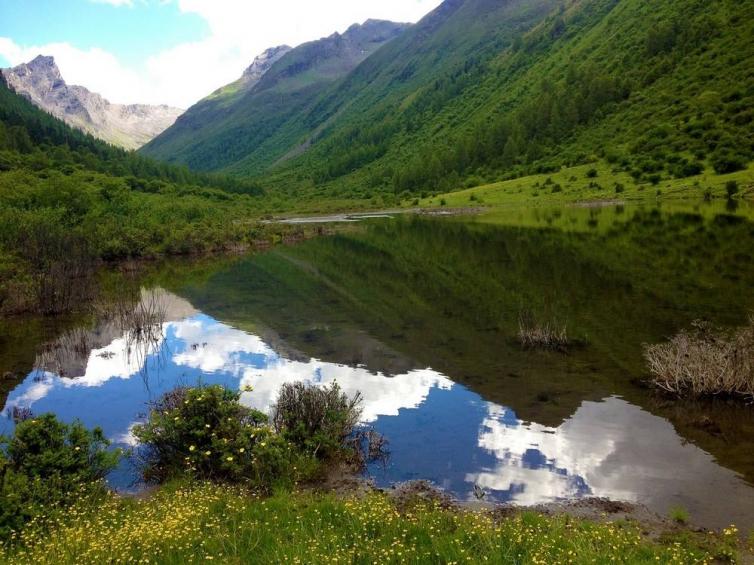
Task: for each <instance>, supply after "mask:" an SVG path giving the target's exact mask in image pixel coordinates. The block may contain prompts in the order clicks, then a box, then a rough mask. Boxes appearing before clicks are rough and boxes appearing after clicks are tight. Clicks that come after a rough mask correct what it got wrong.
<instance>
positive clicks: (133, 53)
mask: <svg viewBox="0 0 754 565" xmlns="http://www.w3.org/2000/svg"><path fill="white" fill-rule="evenodd" d="M440 1H441V0H319V1H312V0H273V1H270V0H0V66H2V67H7V66H14V65H17V64H20V63H22V62H27V61H29V60H31V59H33V58H34V57H35V56H36V55H39V54H43V55H52V56H53V57H55V60H56V62H57V64H58V66H59V67H60V70H61V73H62V74H63V77H64V78H65V80H66V82H68V83H69V84H80V85H82V86H85V87H87V88H89V89H90V90H92V91H95V92H99V93H100V94H103V95H104V96H105V97H106V98H108V99H109V100H111V101H113V102H122V103H133V102H143V103H151V104H158V103H159V104H170V105H172V106H178V107H182V108H186V107H188V106H189V105H191V104H193V103H194V102H196V101H197V100H199V99H200V98H202V97H204V96H206V95H207V94H209V93H211V92H212V91H214V90H215V89H217V88H219V87H220V86H223V85H225V84H227V83H229V82H231V81H233V80H235V79H236V78H238V77H239V76H240V75H241V73H242V72H243V70H244V69H245V68H246V67H247V66H248V65H249V64H250V63H251V61H252V60H253V59H254V57H255V56H256V55H258V54H259V53H261V52H262V51H264V50H265V49H267V48H268V47H272V46H275V45H280V44H283V43H286V44H289V45H294V46H295V45H297V44H299V43H302V42H304V41H310V40H313V39H317V38H320V37H323V36H326V35H330V34H331V33H332V32H334V31H341V32H342V31H344V30H345V29H346V28H347V27H348V26H350V25H351V24H353V23H355V22H363V21H364V20H365V19H367V18H381V19H390V20H394V21H411V22H414V21H417V20H418V19H420V18H421V17H422V16H423V15H424V14H426V13H427V12H429V11H430V10H432V9H434V8H435V7H436V6H437V5H439V4H440Z"/></svg>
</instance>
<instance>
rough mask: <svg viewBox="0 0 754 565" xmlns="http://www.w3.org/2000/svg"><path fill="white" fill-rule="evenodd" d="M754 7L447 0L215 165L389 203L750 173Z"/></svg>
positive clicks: (692, 2) (297, 189)
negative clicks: (603, 175)
mask: <svg viewBox="0 0 754 565" xmlns="http://www.w3.org/2000/svg"><path fill="white" fill-rule="evenodd" d="M753 17H754V2H752V1H751V0H747V1H744V2H734V1H732V0H722V1H720V2H715V3H711V4H710V3H709V2H704V1H702V0H673V1H670V0H665V1H661V2H651V3H650V2H647V1H646V0H620V1H618V0H565V1H556V0H509V1H506V2H497V1H496V2H493V1H491V0H447V1H446V2H444V3H443V4H442V5H441V6H440V7H439V8H438V9H437V10H435V11H434V12H433V13H431V14H429V15H428V16H427V17H425V19H424V20H422V21H421V22H420V23H419V24H417V25H416V26H414V27H413V28H411V29H410V30H408V31H407V32H406V33H404V34H403V35H402V36H401V37H399V38H398V39H396V40H394V41H392V42H390V43H389V44H387V45H385V46H384V47H382V48H381V49H379V50H377V52H376V53H374V54H373V55H372V56H371V57H369V58H368V59H366V60H365V61H364V62H363V63H362V64H361V65H359V66H358V67H357V68H356V69H354V71H353V72H351V73H350V74H349V75H348V76H347V77H345V78H343V79H342V80H340V81H339V82H337V83H336V84H334V85H332V87H331V88H329V89H327V90H326V91H325V92H323V93H322V94H321V95H320V96H319V98H318V100H317V101H316V103H315V104H309V105H306V106H303V107H302V106H295V107H294V106H289V107H288V108H287V109H286V113H287V114H288V117H289V119H288V122H287V124H286V125H284V126H282V127H280V128H277V129H276V130H275V131H274V132H273V131H266V132H265V134H264V135H262V136H260V138H258V139H256V140H249V139H244V141H243V142H242V143H243V144H246V145H245V147H243V148H240V143H241V142H238V141H233V143H232V144H231V145H230V146H229V147H224V148H223V151H225V153H234V152H235V158H233V159H224V160H223V162H222V163H218V165H217V167H216V168H220V169H223V170H225V171H227V172H230V173H233V174H234V175H237V176H241V177H246V176H265V177H266V179H265V183H266V185H267V186H269V187H271V188H272V189H274V191H277V192H278V193H284V194H287V195H290V196H293V195H295V196H296V197H297V198H299V199H301V198H308V199H310V200H322V199H331V198H341V199H342V198H345V199H351V200H353V199H357V200H363V199H369V198H374V197H378V198H381V199H382V200H383V201H384V202H387V203H390V202H392V201H394V200H395V195H403V196H404V197H405V196H406V195H408V194H421V193H422V192H438V191H440V192H442V191H448V190H454V189H457V188H459V187H463V186H464V185H468V186H474V185H477V184H483V183H489V182H494V181H499V180H504V179H507V178H514V177H518V176H521V175H524V174H530V173H536V172H547V171H556V170H558V169H559V168H560V167H561V166H563V165H577V164H582V163H587V162H590V161H593V160H596V159H603V160H606V161H608V162H609V163H610V164H611V165H612V166H613V167H614V168H616V169H618V170H620V171H622V172H625V173H626V174H628V175H630V176H631V177H632V178H633V179H635V180H637V181H640V182H654V183H657V182H660V181H662V180H665V179H671V178H685V177H689V176H693V175H696V174H699V173H700V172H701V171H703V170H705V169H709V170H714V171H715V172H716V173H731V172H735V171H736V170H739V169H743V168H745V167H746V165H747V163H748V162H750V161H751V159H752V156H754V134H752V132H753V131H754V128H752V127H751V124H752V119H753V118H754V114H753V113H752V107H754V74H752V72H751V69H752V68H754V40H752V37H754V33H752V32H753V31H754V30H752V21H754V20H753ZM253 119H254V118H253V117H251V121H248V122H245V123H244V127H247V128H251V129H253V128H254V127H256V126H255V122H254V121H253ZM228 139H230V138H228ZM196 152H197V154H201V155H202V159H203V160H204V161H205V162H209V161H210V160H212V159H213V158H214V155H215V154H216V153H217V152H218V151H217V148H216V147H213V146H212V145H209V144H203V145H201V146H196ZM281 155H282V158H281ZM162 156H163V157H166V156H168V154H164V155H162ZM170 156H171V157H173V158H175V157H177V158H178V159H181V156H180V154H178V153H174V154H172V155H170Z"/></svg>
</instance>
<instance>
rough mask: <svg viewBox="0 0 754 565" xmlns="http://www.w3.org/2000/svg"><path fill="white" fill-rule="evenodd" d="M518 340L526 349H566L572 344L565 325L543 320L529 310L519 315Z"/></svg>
mask: <svg viewBox="0 0 754 565" xmlns="http://www.w3.org/2000/svg"><path fill="white" fill-rule="evenodd" d="M518 341H519V343H520V344H521V346H522V347H523V348H524V349H552V350H557V351H565V350H567V349H568V347H569V346H570V345H571V340H569V339H568V330H567V328H566V326H565V325H562V326H561V325H559V324H558V323H557V322H554V321H553V322H541V321H539V320H537V318H536V317H535V316H534V314H533V313H532V312H531V311H529V310H525V311H523V312H521V314H519V316H518Z"/></svg>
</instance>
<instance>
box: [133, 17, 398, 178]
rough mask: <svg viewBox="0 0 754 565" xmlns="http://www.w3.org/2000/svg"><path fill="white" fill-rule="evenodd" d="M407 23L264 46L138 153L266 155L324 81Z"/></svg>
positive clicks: (223, 157) (201, 157)
mask: <svg viewBox="0 0 754 565" xmlns="http://www.w3.org/2000/svg"><path fill="white" fill-rule="evenodd" d="M408 27H409V26H408V24H401V23H393V22H387V21H379V20H367V21H366V22H364V24H362V25H359V24H355V25H353V26H351V27H350V28H349V29H348V30H346V31H345V32H344V33H343V34H339V33H334V34H332V35H331V36H329V37H325V38H323V39H320V40H317V41H312V42H309V43H305V44H303V45H300V46H298V47H296V48H295V49H290V48H289V47H286V46H283V47H277V48H274V49H271V50H268V51H266V52H265V53H264V54H262V55H261V56H260V57H258V58H257V60H255V61H254V63H253V64H252V65H251V66H250V67H249V68H248V69H247V70H246V72H244V74H243V76H242V77H241V78H240V79H239V80H238V81H236V82H234V83H232V84H230V85H228V86H226V87H224V88H221V89H220V90H218V91H216V92H214V93H213V94H212V95H210V96H209V97H207V98H205V99H204V100H201V101H200V102H199V103H197V104H196V105H195V106H193V107H191V108H190V109H189V110H188V111H187V112H186V113H185V114H184V115H183V116H181V117H180V118H179V119H178V120H176V123H175V124H174V125H173V126H172V127H171V128H169V129H168V130H166V131H165V132H163V134H161V135H160V136H158V137H157V138H155V139H154V140H153V141H152V142H150V143H149V144H147V145H146V146H145V147H144V148H143V149H142V151H143V153H144V154H146V155H149V156H151V157H156V158H160V159H163V160H166V161H169V162H178V163H184V164H187V165H189V166H190V167H192V168H194V169H196V170H218V169H223V168H225V167H227V166H229V165H231V164H233V163H235V162H237V161H238V160H240V159H244V158H252V157H253V158H258V159H259V160H262V161H264V160H268V159H270V158H273V156H274V155H275V153H274V152H272V153H270V152H264V151H260V154H259V155H257V154H256V151H257V149H262V144H263V142H264V140H266V139H268V138H270V137H273V136H277V135H282V136H284V135H285V129H286V126H287V125H288V123H289V121H290V118H291V116H293V115H295V114H297V113H299V112H303V111H305V110H306V109H307V108H309V107H310V106H311V105H312V104H313V103H314V102H315V101H316V100H317V99H318V98H319V96H320V95H321V94H322V93H323V92H324V91H325V90H327V89H328V87H330V86H331V85H332V84H334V83H336V82H337V81H338V80H339V79H341V78H343V77H344V76H346V75H347V74H348V73H349V72H351V71H352V70H353V69H354V68H356V67H357V66H358V65H359V64H360V63H361V62H362V61H364V59H366V58H367V57H368V56H369V55H371V54H372V53H374V52H375V51H376V50H377V49H378V48H379V47H381V46H382V45H384V44H386V43H388V42H389V41H391V40H393V39H394V38H395V37H398V36H399V35H400V34H401V33H403V32H404V31H405V30H406V29H407V28H408ZM289 145H290V144H289ZM278 153H279V152H278Z"/></svg>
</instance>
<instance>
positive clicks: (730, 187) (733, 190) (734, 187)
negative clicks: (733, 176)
mask: <svg viewBox="0 0 754 565" xmlns="http://www.w3.org/2000/svg"><path fill="white" fill-rule="evenodd" d="M725 193H726V194H727V195H728V198H733V197H734V196H735V195H736V194H738V183H737V182H736V181H734V180H729V181H728V182H726V183H725Z"/></svg>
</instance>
